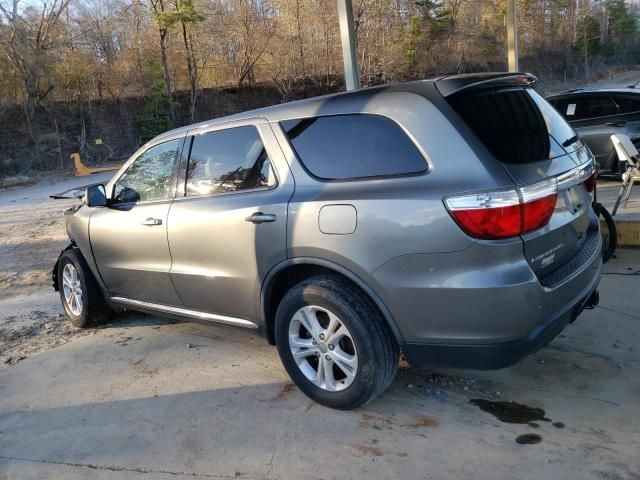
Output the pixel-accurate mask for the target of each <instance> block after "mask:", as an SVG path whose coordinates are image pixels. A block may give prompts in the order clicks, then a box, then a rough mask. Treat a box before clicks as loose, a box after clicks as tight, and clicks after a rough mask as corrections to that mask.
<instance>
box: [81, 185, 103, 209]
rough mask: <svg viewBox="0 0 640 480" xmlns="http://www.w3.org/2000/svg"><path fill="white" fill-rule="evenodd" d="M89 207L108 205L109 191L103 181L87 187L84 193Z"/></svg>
mask: <svg viewBox="0 0 640 480" xmlns="http://www.w3.org/2000/svg"><path fill="white" fill-rule="evenodd" d="M84 202H85V204H86V205H87V207H104V206H106V205H107V203H108V202H107V191H106V190H105V188H104V185H102V184H101V183H99V184H97V185H91V186H90V187H87V189H86V190H85V193H84Z"/></svg>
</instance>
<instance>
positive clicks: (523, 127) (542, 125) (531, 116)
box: [449, 89, 581, 163]
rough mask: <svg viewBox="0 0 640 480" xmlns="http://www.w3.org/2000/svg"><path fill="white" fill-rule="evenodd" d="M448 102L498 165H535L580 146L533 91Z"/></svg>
mask: <svg viewBox="0 0 640 480" xmlns="http://www.w3.org/2000/svg"><path fill="white" fill-rule="evenodd" d="M449 102H450V104H451V106H453V108H454V109H455V110H456V112H457V113H458V114H459V115H460V116H461V117H462V118H463V119H464V121H465V122H466V123H467V125H468V126H469V127H470V128H471V130H473V132H474V133H475V134H476V135H477V136H478V138H479V139H480V140H481V141H482V143H484V145H485V146H486V147H487V148H488V149H489V150H490V151H491V153H493V155H494V156H495V157H496V158H497V159H498V160H499V161H501V162H504V163H529V162H537V161H540V160H547V159H549V158H554V157H558V156H561V155H564V154H566V153H567V152H569V151H573V150H574V149H575V148H578V147H579V146H581V145H580V142H579V140H578V137H577V136H576V134H575V132H574V131H573V129H572V128H571V127H570V126H569V125H568V124H567V122H566V121H565V120H564V119H563V118H562V116H561V115H560V114H559V113H558V112H557V111H556V110H555V109H554V108H553V107H552V106H551V105H549V103H548V102H547V101H546V100H544V99H543V98H542V97H541V96H540V95H538V94H537V93H536V92H535V91H534V90H531V89H512V90H502V91H490V92H481V93H475V94H473V93H472V94H467V95H460V96H453V97H452V98H450V99H449Z"/></svg>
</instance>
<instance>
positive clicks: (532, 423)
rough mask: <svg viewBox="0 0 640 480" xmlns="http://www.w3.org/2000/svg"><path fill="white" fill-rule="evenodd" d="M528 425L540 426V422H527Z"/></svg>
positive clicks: (532, 426)
mask: <svg viewBox="0 0 640 480" xmlns="http://www.w3.org/2000/svg"><path fill="white" fill-rule="evenodd" d="M528 425H529V426H530V427H531V428H540V424H539V423H536V422H529V423H528Z"/></svg>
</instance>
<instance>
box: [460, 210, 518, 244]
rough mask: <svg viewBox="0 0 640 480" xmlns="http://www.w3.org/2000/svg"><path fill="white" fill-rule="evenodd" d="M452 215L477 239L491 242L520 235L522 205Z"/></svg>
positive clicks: (461, 211) (466, 211) (462, 211)
mask: <svg viewBox="0 0 640 480" xmlns="http://www.w3.org/2000/svg"><path fill="white" fill-rule="evenodd" d="M451 213H452V215H453V218H454V219H455V221H456V222H457V223H458V225H460V227H462V229H463V230H464V231H465V232H467V233H468V234H469V235H471V236H472V237H475V238H482V239H485V240H491V239H497V238H508V237H514V236H516V235H520V225H521V224H522V217H521V213H520V205H512V206H509V207H497V208H482V209H471V210H453V211H452V212H451Z"/></svg>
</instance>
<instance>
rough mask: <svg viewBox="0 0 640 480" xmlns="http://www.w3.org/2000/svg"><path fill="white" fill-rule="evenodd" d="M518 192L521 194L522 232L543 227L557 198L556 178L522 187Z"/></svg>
mask: <svg viewBox="0 0 640 480" xmlns="http://www.w3.org/2000/svg"><path fill="white" fill-rule="evenodd" d="M520 194H521V195H522V233H526V232H531V231H533V230H537V229H538V228H540V227H544V226H545V225H546V224H547V223H548V222H549V219H550V218H551V215H553V210H554V208H556V201H557V199H558V184H557V183H556V179H555V178H554V179H551V180H544V181H542V182H538V183H534V184H533V185H529V186H526V187H522V188H521V189H520Z"/></svg>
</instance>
